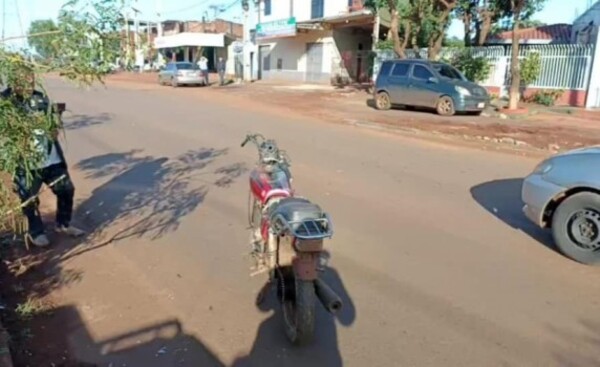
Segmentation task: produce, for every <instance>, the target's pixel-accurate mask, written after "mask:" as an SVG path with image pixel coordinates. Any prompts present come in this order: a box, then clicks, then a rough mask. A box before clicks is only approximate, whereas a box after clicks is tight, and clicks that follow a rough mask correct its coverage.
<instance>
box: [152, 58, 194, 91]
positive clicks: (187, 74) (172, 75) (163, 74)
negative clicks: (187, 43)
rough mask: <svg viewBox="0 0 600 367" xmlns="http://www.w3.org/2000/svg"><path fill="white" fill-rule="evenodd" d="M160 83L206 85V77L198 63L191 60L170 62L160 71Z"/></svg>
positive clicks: (176, 85) (174, 85) (175, 85)
mask: <svg viewBox="0 0 600 367" xmlns="http://www.w3.org/2000/svg"><path fill="white" fill-rule="evenodd" d="M158 84H161V85H165V84H170V85H172V86H173V87H178V86H180V85H204V78H203V77H202V73H201V72H200V68H199V67H198V65H196V64H194V63H191V62H170V63H168V64H167V65H166V66H165V67H164V68H163V69H162V70H160V72H159V73H158Z"/></svg>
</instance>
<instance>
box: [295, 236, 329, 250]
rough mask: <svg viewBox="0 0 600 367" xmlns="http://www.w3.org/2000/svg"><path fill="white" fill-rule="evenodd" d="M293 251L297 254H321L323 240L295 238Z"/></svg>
mask: <svg viewBox="0 0 600 367" xmlns="http://www.w3.org/2000/svg"><path fill="white" fill-rule="evenodd" d="M294 249H295V250H296V251H298V252H321V251H323V239H322V238H319V239H314V240H303V239H299V238H296V239H295V241H294Z"/></svg>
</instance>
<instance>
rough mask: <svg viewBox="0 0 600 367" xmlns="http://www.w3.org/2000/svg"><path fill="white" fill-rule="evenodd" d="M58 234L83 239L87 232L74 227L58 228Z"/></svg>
mask: <svg viewBox="0 0 600 367" xmlns="http://www.w3.org/2000/svg"><path fill="white" fill-rule="evenodd" d="M56 232H58V233H62V234H66V235H67V236H70V237H81V236H83V235H84V234H85V232H84V231H83V230H81V229H79V228H77V227H73V226H68V227H65V226H58V227H56Z"/></svg>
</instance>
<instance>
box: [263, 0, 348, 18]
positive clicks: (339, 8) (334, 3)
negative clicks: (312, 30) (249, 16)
mask: <svg viewBox="0 0 600 367" xmlns="http://www.w3.org/2000/svg"><path fill="white" fill-rule="evenodd" d="M324 2H325V3H324V5H325V9H324V16H325V17H332V16H336V15H340V14H344V13H347V12H348V0H324ZM311 6H312V1H311V0H294V13H293V15H294V17H296V21H297V22H302V21H305V20H310V19H311V18H310V15H311ZM289 16H290V0H271V15H268V16H266V15H264V4H263V8H262V10H261V22H262V23H266V22H271V21H274V20H280V19H287V18H289Z"/></svg>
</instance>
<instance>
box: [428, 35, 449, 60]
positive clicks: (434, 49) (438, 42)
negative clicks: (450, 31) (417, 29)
mask: <svg viewBox="0 0 600 367" xmlns="http://www.w3.org/2000/svg"><path fill="white" fill-rule="evenodd" d="M444 34H445V32H443V31H442V32H440V33H439V34H437V35H436V36H434V37H433V40H432V42H430V43H429V49H428V50H427V58H428V59H429V60H432V61H437V58H438V55H439V54H440V51H441V50H442V46H443V44H444Z"/></svg>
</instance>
